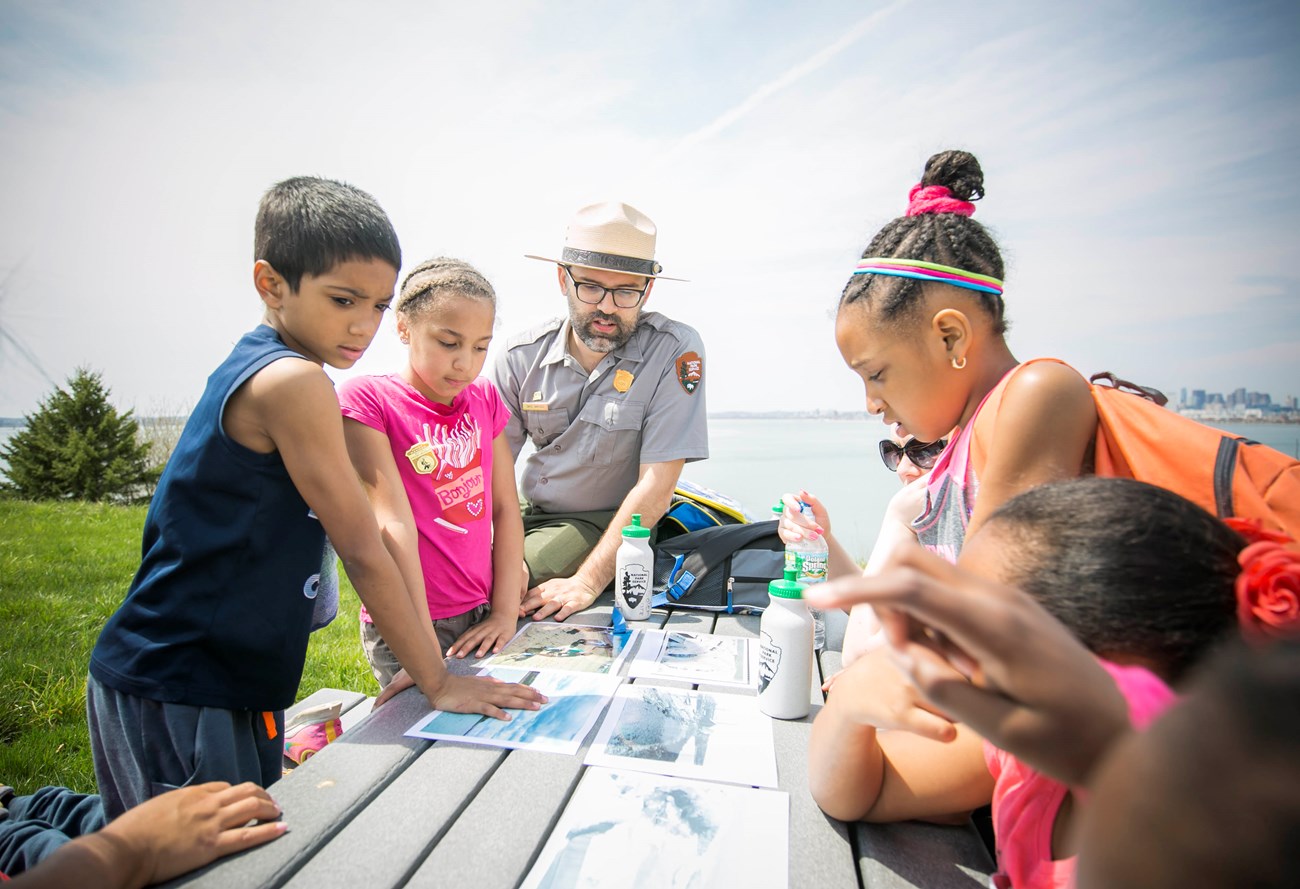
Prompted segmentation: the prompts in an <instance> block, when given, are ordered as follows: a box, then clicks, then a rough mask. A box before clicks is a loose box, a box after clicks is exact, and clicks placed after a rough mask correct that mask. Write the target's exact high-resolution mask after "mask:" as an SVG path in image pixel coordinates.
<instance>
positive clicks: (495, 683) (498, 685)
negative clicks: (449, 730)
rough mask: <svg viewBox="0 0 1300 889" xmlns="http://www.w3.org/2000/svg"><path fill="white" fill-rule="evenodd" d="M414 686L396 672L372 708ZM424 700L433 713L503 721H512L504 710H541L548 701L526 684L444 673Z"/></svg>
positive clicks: (426, 693) (405, 673)
mask: <svg viewBox="0 0 1300 889" xmlns="http://www.w3.org/2000/svg"><path fill="white" fill-rule="evenodd" d="M414 685H415V680H413V679H412V678H411V677H410V676H409V675H407V672H406V670H405V669H402V670H398V671H397V675H396V676H394V677H393V681H392V682H390V683H388V685H386V686H385V687H384V690H383V691H382V692H380V693H379V697H377V698H375V709H378V708H379V707H380V706H382V705H383V704H385V703H386V702H387V701H388V700H389V699H390V698H392V697H393V696H394V695H396V694H398V693H399V692H403V691H406V690H407V689H408V688H411V687H412V686H414ZM425 697H426V698H427V699H428V701H429V704H430V705H431V706H432V707H433V709H435V710H443V711H446V712H448V713H481V714H483V715H484V716H491V717H493V718H495V719H500V720H503V721H505V722H509V721H510V718H511V717H510V714H509V713H507V712H506V710H540V709H541V707H542V704H545V703H546V702H547V698H546V695H544V694H542V693H541V692H540V691H537V690H536V689H534V688H529V687H528V686H527V685H520V684H518V683H515V682H502V681H501V680H499V679H492V678H491V677H488V676H457V675H455V674H454V673H445V674H444V675H443V678H442V682H440V683H439V684H438V687H437V688H432V689H429V690H428V691H426V692H425Z"/></svg>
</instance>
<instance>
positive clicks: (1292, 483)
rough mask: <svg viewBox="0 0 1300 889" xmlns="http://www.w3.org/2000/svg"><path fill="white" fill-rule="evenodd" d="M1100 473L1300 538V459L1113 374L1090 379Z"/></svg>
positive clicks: (1097, 468) (1097, 463)
mask: <svg viewBox="0 0 1300 889" xmlns="http://www.w3.org/2000/svg"><path fill="white" fill-rule="evenodd" d="M1089 383H1090V384H1091V388H1092V399H1093V402H1094V403H1095V404H1096V406H1097V444H1096V452H1095V454H1096V456H1095V467H1096V473H1097V475H1102V476H1115V477H1119V478H1135V479H1137V480H1138V481H1144V482H1150V483H1151V484H1153V485H1159V486H1160V487H1162V488H1167V489H1168V490H1170V491H1174V492H1176V493H1178V494H1181V495H1183V496H1184V497H1186V498H1187V499H1188V500H1191V501H1192V502H1193V503H1196V504H1198V505H1199V506H1201V507H1202V508H1203V509H1205V510H1207V511H1209V512H1212V513H1214V514H1215V515H1217V516H1219V517H1220V518H1227V517H1228V516H1241V517H1243V518H1253V519H1259V520H1260V521H1261V522H1262V523H1263V525H1264V527H1265V528H1269V529H1271V530H1274V531H1284V532H1285V533H1286V534H1288V535H1290V536H1291V537H1292V538H1293V539H1300V461H1298V460H1295V459H1293V458H1291V457H1288V456H1287V455H1286V454H1283V453H1282V452H1281V451H1275V450H1273V449H1272V448H1270V447H1268V446H1267V445H1262V444H1260V443H1259V442H1256V441H1251V440H1250V439H1248V438H1242V437H1241V436H1238V435H1233V434H1231V433H1229V432H1224V431H1223V430H1221V429H1215V428H1214V427H1212V426H1206V425H1204V424H1202V423H1197V422H1196V421H1195V420H1191V419H1189V418H1187V417H1184V416H1182V415H1181V414H1176V413H1174V412H1173V411H1171V410H1168V409H1166V408H1165V407H1163V405H1164V403H1165V397H1164V395H1162V394H1160V393H1159V392H1157V391H1156V390H1154V389H1148V388H1147V387H1145V386H1136V385H1134V384H1132V383H1128V382H1125V381H1124V380H1119V379H1116V378H1115V376H1114V375H1113V374H1109V373H1102V374H1094V375H1093V376H1092V377H1090V378H1089Z"/></svg>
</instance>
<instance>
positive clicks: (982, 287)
mask: <svg viewBox="0 0 1300 889" xmlns="http://www.w3.org/2000/svg"><path fill="white" fill-rule="evenodd" d="M853 274H855V275H890V276H892V277H895V278H915V279H916V280H918V281H937V282H939V283H940V284H951V285H952V286H954V287H965V288H966V289H967V290H978V291H980V292H981V293H994V294H997V295H998V296H1001V295H1002V282H1001V281H999V280H998V279H997V278H994V277H991V276H989V275H977V274H975V273H974V272H968V271H966V270H965V269H955V268H953V267H952V266H949V265H939V264H938V263H935V262H922V261H921V260H919V259H889V258H888V257H884V256H870V257H867V258H865V259H859V260H858V265H857V267H856V268H855V269H854V270H853Z"/></svg>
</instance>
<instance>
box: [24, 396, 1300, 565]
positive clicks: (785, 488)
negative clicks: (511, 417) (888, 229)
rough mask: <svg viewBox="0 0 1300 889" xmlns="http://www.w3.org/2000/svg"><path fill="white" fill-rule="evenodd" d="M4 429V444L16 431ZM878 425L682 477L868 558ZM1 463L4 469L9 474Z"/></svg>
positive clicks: (1262, 438) (876, 492)
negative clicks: (800, 523) (814, 511)
mask: <svg viewBox="0 0 1300 889" xmlns="http://www.w3.org/2000/svg"><path fill="white" fill-rule="evenodd" d="M1219 428H1222V429H1224V430H1226V431H1228V432H1231V433H1233V434H1235V435H1241V436H1244V437H1245V438H1249V439H1253V440H1255V441H1259V442H1263V443H1264V444H1266V445H1269V446H1270V447H1274V448H1277V449H1278V450H1279V451H1282V452H1283V453H1286V454H1290V455H1291V456H1293V457H1297V458H1300V424H1278V423H1238V424H1225V425H1222V426H1220V427H1219ZM17 431H18V430H17V428H15V427H0V445H3V444H4V443H5V442H6V441H7V440H8V439H9V437H10V436H11V435H13V434H14V433H15V432H17ZM884 435H885V427H884V425H883V424H881V423H880V422H878V421H877V420H874V419H873V420H784V419H782V420H775V419H765V418H759V419H720V418H716V417H715V418H711V419H710V420H709V451H710V457H709V459H708V460H701V461H699V462H697V463H688V464H686V468H685V469H684V470H683V471H682V477H683V478H687V479H690V480H691V481H693V482H695V483H697V484H701V485H705V486H706V487H710V488H713V489H714V490H716V491H720V492H722V493H724V494H728V495H730V496H731V497H734V498H735V499H737V500H739V501H740V503H741V504H742V505H743V506H744V508H745V509H746V510H747V511H748V512H749V513H751V514H752V515H753V517H754V518H756V519H766V518H769V517H770V513H769V510H770V509H771V507H772V504H773V503H775V502H776V501H777V500H778V499H779V498H780V497H781V495H782V494H784V493H786V492H797V491H799V490H807V491H810V492H811V493H813V494H815V495H817V497H819V498H821V500H822V502H823V503H825V504H826V507H827V509H828V510H829V511H830V516H831V528H832V530H833V531H834V532H835V536H836V537H837V538H838V539H839V540H840V541H841V542H842V543H843V544H844V546H845V547H846V548H847V549H848V550H849V552H850V553H852V554H853V555H854V556H855V557H856V558H859V559H865V558H866V557H867V555H868V554H869V553H870V552H871V546H872V543H874V541H875V539H876V534H877V532H878V531H879V530H880V517H881V516H882V515H883V514H884V511H885V507H886V506H887V505H888V503H889V498H890V497H892V496H893V494H894V492H895V491H897V490H898V479H897V477H896V476H895V475H894V474H893V473H892V472H890V471H889V470H887V469H886V468H885V467H884V464H882V463H881V462H880V454H879V451H878V450H877V444H876V443H877V442H878V441H879V440H880V439H881V438H882V437H884ZM3 468H4V467H3V461H2V460H0V472H3Z"/></svg>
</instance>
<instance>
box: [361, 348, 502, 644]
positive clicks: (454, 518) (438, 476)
mask: <svg viewBox="0 0 1300 889" xmlns="http://www.w3.org/2000/svg"><path fill="white" fill-rule="evenodd" d="M339 406H340V407H341V408H342V410H343V416H345V417H347V418H349V419H352V420H356V421H357V422H359V423H364V424H365V425H366V426H369V427H370V428H371V429H375V430H378V431H379V432H382V433H384V435H386V436H387V437H388V443H389V446H390V447H391V448H392V451H393V459H394V460H395V461H396V462H397V471H398V473H400V474H401V476H402V485H403V487H405V488H406V499H407V500H409V501H410V503H411V512H412V514H413V515H414V516H415V527H416V530H417V532H418V534H419V546H420V567H421V568H422V569H423V572H424V594H425V598H426V599H427V600H428V602H429V616H430V617H431V618H433V619H434V620H438V619H440V618H444V617H455V616H456V615H458V614H464V613H465V612H467V611H471V610H473V609H474V608H477V607H478V606H479V605H482V604H484V603H486V602H489V601H490V600H491V596H492V442H493V439H495V438H496V437H497V435H499V434H500V433H501V430H502V429H504V428H505V425H506V421H507V420H508V419H509V415H508V414H507V412H506V408H505V404H504V403H502V401H501V396H500V395H498V394H497V390H496V388H495V387H493V385H492V384H491V383H490V382H488V381H487V379H486V378H484V377H479V378H478V379H477V380H475V381H474V382H473V383H470V385H469V386H467V387H465V389H464V390H463V391H462V392H461V393H460V394H459V395H457V396H456V398H455V399H454V400H453V401H452V403H451V404H450V405H443V404H439V403H437V402H436V401H429V400H428V399H427V398H425V397H424V396H423V395H421V394H420V393H419V392H418V391H417V390H416V389H415V388H414V387H413V386H411V385H410V384H409V383H407V382H406V381H405V380H403V379H402V378H401V377H400V376H398V375H396V374H386V375H384V376H368V377H354V378H353V379H350V380H347V381H345V382H344V383H343V384H342V385H341V386H339ZM361 619H362V620H363V621H365V622H366V623H371V622H372V621H371V620H370V615H368V614H367V613H366V610H365V608H364V607H363V608H362V609H361Z"/></svg>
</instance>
